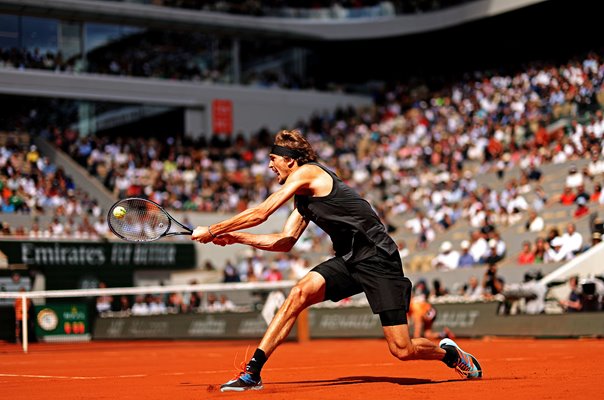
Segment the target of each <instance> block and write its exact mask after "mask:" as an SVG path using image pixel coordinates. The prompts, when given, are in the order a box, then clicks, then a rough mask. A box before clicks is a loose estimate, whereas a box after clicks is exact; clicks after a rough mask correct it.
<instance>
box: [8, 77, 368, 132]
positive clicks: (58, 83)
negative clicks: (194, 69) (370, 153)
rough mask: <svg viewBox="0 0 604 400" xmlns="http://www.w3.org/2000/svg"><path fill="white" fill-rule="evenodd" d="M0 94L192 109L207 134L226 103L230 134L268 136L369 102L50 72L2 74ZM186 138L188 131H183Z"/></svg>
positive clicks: (314, 94)
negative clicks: (201, 116) (215, 108)
mask: <svg viewBox="0 0 604 400" xmlns="http://www.w3.org/2000/svg"><path fill="white" fill-rule="evenodd" d="M0 93H1V94H9V95H22V96H36V97H50V98H65V99H79V100H91V101H104V102H109V101H114V102H118V103H127V104H130V103H134V104H157V105H164V106H173V107H183V108H193V109H196V110H203V112H204V113H205V116H206V118H205V125H206V126H205V129H206V134H207V133H208V132H211V126H212V115H211V114H212V102H213V101H214V100H217V99H221V100H230V101H231V102H232V105H233V113H232V116H233V132H235V133H237V132H239V131H242V132H244V133H246V132H247V133H249V132H256V131H258V130H259V129H261V128H268V129H270V130H272V131H276V130H279V129H281V128H283V127H284V126H285V127H290V126H291V125H292V124H293V123H294V122H296V121H299V120H307V119H308V118H309V117H310V116H311V115H312V114H313V113H315V112H323V111H333V110H334V109H335V108H336V107H339V106H342V107H348V106H353V107H360V106H366V105H369V104H371V103H372V99H371V98H370V97H367V96H352V95H345V94H338V93H324V92H317V91H312V90H299V91H292V90H281V89H260V88H250V87H244V86H238V85H218V84H209V83H199V82H183V81H169V80H160V79H151V78H132V77H111V76H103V75H96V74H69V73H54V72H48V71H35V70H26V71H19V70H15V69H0ZM185 133H186V132H185Z"/></svg>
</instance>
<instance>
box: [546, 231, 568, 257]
mask: <svg viewBox="0 0 604 400" xmlns="http://www.w3.org/2000/svg"><path fill="white" fill-rule="evenodd" d="M564 244H565V243H564V240H563V239H562V237H560V236H558V237H555V238H554V239H553V240H552V241H551V243H550V245H549V248H548V249H547V251H546V253H545V258H544V261H545V262H546V263H552V262H560V261H563V260H571V259H572V258H573V257H574V255H573V252H572V251H571V250H570V244H569V243H566V245H564Z"/></svg>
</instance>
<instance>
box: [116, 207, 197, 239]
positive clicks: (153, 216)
mask: <svg viewBox="0 0 604 400" xmlns="http://www.w3.org/2000/svg"><path fill="white" fill-rule="evenodd" d="M107 222H108V224H109V229H111V232H113V233H114V234H115V235H116V236H117V237H119V238H120V239H124V240H127V241H129V242H153V241H155V240H158V239H160V238H162V237H165V236H174V235H191V234H192V233H193V231H192V230H191V229H189V228H188V227H186V226H185V225H183V224H181V223H180V222H178V221H177V220H176V219H174V217H172V216H171V215H170V214H168V212H167V211H166V210H164V208H163V207H162V206H160V205H159V204H157V203H155V202H153V201H151V200H147V199H141V198H138V197H130V198H127V199H123V200H120V201H118V202H117V203H115V204H114V205H112V206H111V209H109V213H108V214H107ZM173 225H174V226H173ZM173 227H174V228H175V229H177V230H176V231H174V230H172V228H173ZM178 229H180V230H178Z"/></svg>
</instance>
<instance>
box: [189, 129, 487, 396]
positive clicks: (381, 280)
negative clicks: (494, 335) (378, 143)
mask: <svg viewBox="0 0 604 400" xmlns="http://www.w3.org/2000/svg"><path fill="white" fill-rule="evenodd" d="M269 168H270V169H272V170H273V172H274V173H275V174H276V175H277V180H278V181H279V184H281V185H282V186H281V188H280V189H279V190H278V191H276V192H274V193H273V194H271V195H270V196H269V197H268V198H267V199H266V200H264V201H263V202H262V203H261V204H259V205H257V206H255V207H252V208H249V209H247V210H245V211H243V212H241V213H239V214H237V215H236V216H234V217H232V218H229V219H227V220H225V221H222V222H219V223H217V224H214V225H211V226H198V227H197V228H195V230H194V232H193V235H192V238H193V240H197V241H199V242H201V243H209V242H213V243H214V244H217V245H221V246H225V245H230V244H235V243H241V244H245V245H249V246H253V247H255V248H258V249H261V250H268V251H281V252H286V251H290V250H291V249H292V247H293V246H294V244H295V243H296V241H297V240H298V238H299V237H300V235H301V234H302V232H303V231H304V230H305V229H306V227H307V226H308V224H309V222H310V221H313V222H314V223H315V224H317V226H319V227H320V228H321V229H323V230H324V231H325V232H326V233H327V234H328V235H329V236H330V238H331V240H332V242H333V247H334V250H335V257H334V258H331V259H329V260H327V261H325V262H323V263H321V264H319V265H318V266H316V267H315V268H314V269H312V270H311V271H310V272H309V273H308V274H307V275H306V276H304V278H302V279H301V280H300V281H299V282H298V283H297V284H296V286H294V287H293V288H292V290H291V291H290V293H289V296H288V297H287V299H286V300H285V302H284V304H283V305H282V306H281V308H280V309H279V310H278V311H277V313H276V315H275V317H274V318H273V320H272V322H271V323H270V325H269V327H268V329H267V331H266V333H265V334H264V337H263V338H262V340H261V342H260V345H259V346H258V348H257V349H256V351H255V352H254V355H253V356H252V358H251V359H250V361H249V362H248V363H247V365H246V367H245V369H244V370H243V371H241V373H240V374H239V376H238V377H236V378H234V379H232V380H230V381H228V382H227V383H225V384H223V385H222V386H221V391H223V392H226V391H244V390H260V389H262V388H263V386H262V379H261V378H260V373H261V371H262V367H263V366H264V364H265V363H266V361H267V359H268V358H269V357H270V356H271V354H272V353H273V351H275V349H276V348H277V346H279V345H280V344H281V343H282V342H283V341H284V340H285V339H286V338H287V336H288V334H289V332H290V331H291V329H292V327H293V325H294V322H295V321H296V318H297V317H298V314H300V312H301V311H302V310H304V309H305V308H307V307H309V306H311V305H312V304H315V303H319V302H322V301H325V300H331V301H334V302H335V301H339V300H341V299H343V298H346V297H349V296H352V295H354V294H357V293H361V292H364V293H365V295H366V296H367V299H368V301H369V305H370V306H371V310H372V312H373V313H374V314H378V315H379V317H380V321H381V324H382V327H383V330H384V337H385V338H386V341H387V343H388V349H389V350H390V352H391V353H392V355H393V356H394V357H396V358H398V359H400V360H440V361H443V362H444V363H445V364H446V365H447V366H449V367H450V368H454V369H455V370H456V371H457V372H458V373H459V374H460V375H461V376H463V377H465V378H481V377H482V370H481V367H480V365H479V364H478V361H477V360H476V358H474V357H473V356H472V355H471V354H469V353H466V352H465V351H463V350H461V349H460V348H459V346H458V345H457V344H456V343H455V342H454V341H453V340H451V339H448V338H447V339H443V340H441V341H440V343H439V345H438V346H437V345H436V344H435V343H433V342H432V341H430V340H429V339H426V338H414V339H411V338H410V335H409V327H408V325H407V311H408V309H409V302H410V295H411V282H410V281H409V279H408V278H406V277H405V276H404V274H403V267H402V262H401V259H400V257H399V253H398V251H397V247H396V243H395V242H394V241H393V239H392V238H391V237H390V236H389V235H388V234H387V232H386V229H385V227H384V225H383V224H382V223H381V221H380V219H379V217H378V215H377V214H376V213H375V211H374V210H373V208H372V207H371V206H370V205H369V203H368V202H367V201H366V200H364V199H363V198H361V197H360V196H359V195H358V194H357V193H356V192H355V191H354V190H353V189H352V188H350V187H349V186H347V185H346V184H345V183H344V182H342V181H341V180H340V179H339V178H338V177H337V175H336V174H335V173H333V172H332V171H330V170H329V169H327V168H326V167H325V166H323V165H321V164H319V163H318V162H317V156H316V153H315V151H314V150H313V148H312V146H311V145H310V143H308V141H307V140H306V139H305V138H304V137H303V136H302V135H301V133H300V132H299V131H297V130H293V131H286V130H283V131H281V132H279V133H278V134H277V136H276V138H275V144H274V146H273V147H272V149H271V154H270V162H269ZM292 197H293V198H294V210H293V212H292V213H291V215H290V216H289V217H288V219H287V221H286V223H285V226H284V227H283V231H282V232H280V233H274V234H252V233H247V232H240V230H242V229H245V228H250V227H253V226H256V225H259V224H261V223H263V222H264V221H266V220H267V218H268V217H269V216H270V215H271V214H273V213H274V212H275V211H276V210H277V209H279V207H281V206H282V205H283V204H285V203H286V202H287V201H288V200H290V199H291V198H292Z"/></svg>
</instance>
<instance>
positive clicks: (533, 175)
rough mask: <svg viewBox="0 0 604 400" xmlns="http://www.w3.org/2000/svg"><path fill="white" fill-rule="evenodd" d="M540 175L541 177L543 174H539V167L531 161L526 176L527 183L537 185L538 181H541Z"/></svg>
mask: <svg viewBox="0 0 604 400" xmlns="http://www.w3.org/2000/svg"><path fill="white" fill-rule="evenodd" d="M541 175H543V173H542V172H541V170H540V169H539V167H538V166H537V165H536V164H535V162H534V161H531V162H530V164H529V168H528V171H527V174H526V176H527V178H528V179H529V181H534V182H537V183H538V182H539V181H541Z"/></svg>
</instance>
